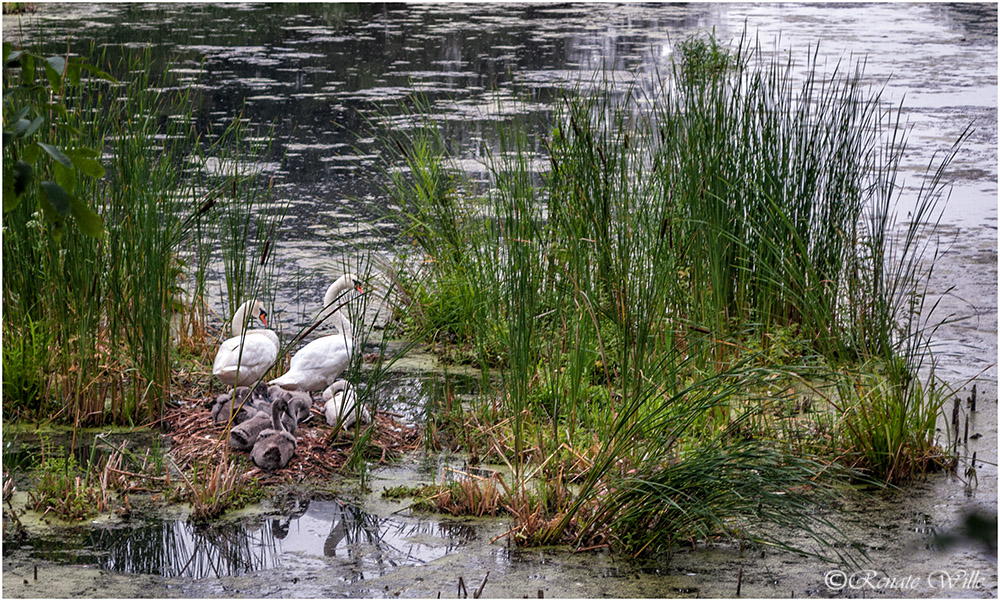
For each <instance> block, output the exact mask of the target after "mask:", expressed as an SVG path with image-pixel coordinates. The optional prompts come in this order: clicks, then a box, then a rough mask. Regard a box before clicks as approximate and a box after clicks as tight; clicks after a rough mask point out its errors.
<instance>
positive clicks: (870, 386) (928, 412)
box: [836, 373, 951, 482]
mask: <svg viewBox="0 0 1000 601" xmlns="http://www.w3.org/2000/svg"><path fill="white" fill-rule="evenodd" d="M941 386H942V384H941V383H939V382H936V381H935V380H934V379H931V380H930V381H929V383H928V387H927V388H924V386H923V385H922V384H921V383H920V381H919V380H916V379H911V380H910V381H909V383H908V384H899V383H896V382H894V381H893V380H892V379H890V378H886V377H882V376H878V375H873V374H872V373H859V374H854V375H853V376H852V377H849V378H843V379H842V380H841V381H840V382H839V385H838V387H837V393H838V394H837V401H836V404H837V406H838V407H839V408H840V412H841V416H840V418H841V428H842V431H843V435H844V439H845V440H844V446H845V448H844V451H843V452H844V454H845V458H847V460H848V461H851V462H852V464H853V465H854V467H856V468H858V469H859V470H861V471H863V472H864V473H868V474H871V475H872V476H873V477H877V478H879V479H881V480H885V481H886V482H900V481H904V480H909V479H911V478H913V477H914V476H915V475H919V474H925V473H927V472H930V471H935V470H938V469H941V468H943V467H945V466H946V465H949V464H950V463H951V458H950V457H949V456H948V453H947V452H946V451H945V450H944V449H942V448H941V447H940V446H939V445H938V443H937V441H936V440H935V435H934V434H935V426H936V425H937V421H938V417H939V416H940V415H941V413H942V408H943V407H944V404H945V402H946V401H947V399H948V398H949V397H950V396H951V395H950V394H948V393H947V392H946V391H945V390H942V389H941Z"/></svg>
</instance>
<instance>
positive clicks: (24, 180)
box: [4, 161, 35, 212]
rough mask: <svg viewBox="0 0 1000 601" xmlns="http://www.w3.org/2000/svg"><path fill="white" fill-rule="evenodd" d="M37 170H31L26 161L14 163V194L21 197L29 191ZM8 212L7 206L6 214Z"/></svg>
mask: <svg viewBox="0 0 1000 601" xmlns="http://www.w3.org/2000/svg"><path fill="white" fill-rule="evenodd" d="M34 173H35V170H34V169H32V168H31V165H29V164H28V163H25V162H24V161H17V162H16V163H14V167H13V173H12V175H13V177H12V178H11V179H12V180H14V187H13V190H14V194H16V195H18V196H21V195H22V194H24V192H25V191H26V190H27V189H28V184H30V183H31V179H32V178H33V177H34ZM6 211H7V208H6V206H5V207H4V212H6Z"/></svg>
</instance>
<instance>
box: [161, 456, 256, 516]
mask: <svg viewBox="0 0 1000 601" xmlns="http://www.w3.org/2000/svg"><path fill="white" fill-rule="evenodd" d="M181 477H182V478H183V479H184V483H185V484H186V488H185V490H184V491H183V493H182V494H183V495H184V497H185V498H186V499H187V500H188V501H189V502H190V503H191V519H192V520H194V521H196V522H201V521H207V520H211V519H213V518H216V517H218V516H220V515H222V514H223V513H224V512H225V511H227V510H229V509H236V508H239V507H242V506H243V505H245V504H246V503H249V502H253V501H255V500H259V498H260V495H261V490H260V488H259V486H256V485H255V483H254V481H253V479H252V478H251V477H250V476H249V475H248V474H247V472H246V470H245V469H244V467H243V466H242V465H240V463H239V462H237V461H233V460H229V459H222V460H219V461H217V462H216V463H215V465H210V464H197V465H195V467H194V469H193V470H192V473H191V476H190V477H188V476H187V475H186V474H184V473H183V472H182V473H181Z"/></svg>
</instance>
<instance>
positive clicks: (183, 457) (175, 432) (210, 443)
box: [163, 401, 420, 483]
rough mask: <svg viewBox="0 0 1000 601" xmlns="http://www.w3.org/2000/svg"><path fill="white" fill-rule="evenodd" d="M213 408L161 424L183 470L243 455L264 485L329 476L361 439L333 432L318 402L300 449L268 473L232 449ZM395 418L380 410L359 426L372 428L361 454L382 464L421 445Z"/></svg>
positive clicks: (171, 414)
mask: <svg viewBox="0 0 1000 601" xmlns="http://www.w3.org/2000/svg"><path fill="white" fill-rule="evenodd" d="M209 406H210V403H209V402H208V401H206V402H204V403H199V402H194V403H182V404H181V406H179V407H172V408H169V409H168V410H167V411H166V412H165V413H164V416H163V422H164V423H165V425H166V429H167V432H168V435H169V437H170V441H171V450H170V455H171V457H172V458H173V460H174V463H175V464H176V465H177V467H178V468H179V469H180V470H182V471H185V472H186V471H189V470H191V469H192V468H193V467H194V466H195V465H198V464H202V465H204V464H207V463H209V462H214V461H216V460H217V459H218V458H219V457H221V456H223V454H230V455H234V456H240V455H242V456H245V458H246V466H247V473H248V474H249V475H251V476H253V477H255V478H257V479H258V480H259V481H261V482H263V483H279V482H301V481H303V480H307V479H321V478H328V477H329V476H331V475H333V474H335V473H337V472H339V471H340V470H341V469H342V468H343V467H344V464H346V463H347V460H348V458H349V457H350V455H351V452H352V450H353V447H354V441H355V438H358V432H357V431H355V430H354V429H350V430H343V429H342V430H341V431H340V432H337V433H336V434H335V433H334V429H333V426H330V425H328V424H327V423H326V421H325V419H324V416H323V413H322V411H321V410H320V408H319V407H317V406H316V405H315V404H314V405H313V407H312V413H313V417H312V419H310V420H308V421H306V422H304V423H302V424H299V428H298V431H297V432H296V433H295V440H296V443H297V446H296V448H295V455H294V456H293V457H292V460H291V461H290V462H289V463H288V465H287V466H285V467H284V468H282V469H280V470H276V471H274V472H266V471H263V470H261V469H259V468H258V467H257V466H255V465H254V464H253V463H252V462H251V461H250V456H249V454H246V453H241V452H238V451H234V450H233V449H231V448H230V447H229V430H228V429H227V428H226V427H225V425H224V424H215V423H213V421H212V413H211V410H210V409H209ZM395 417H396V416H395V415H394V414H391V413H386V412H376V414H375V419H374V421H373V423H372V424H366V425H364V426H361V428H362V429H365V428H373V429H374V431H373V433H372V435H371V437H370V438H369V439H368V442H367V448H365V449H364V450H363V452H364V455H365V457H366V458H368V459H370V460H375V461H378V462H380V463H382V462H386V461H388V460H391V459H393V458H396V457H399V456H400V455H402V454H403V453H405V452H407V451H412V450H414V449H416V448H417V447H418V446H419V444H420V431H419V429H418V428H417V427H414V426H410V425H405V424H402V423H400V422H398V421H397V420H396V419H395ZM359 444H360V443H359Z"/></svg>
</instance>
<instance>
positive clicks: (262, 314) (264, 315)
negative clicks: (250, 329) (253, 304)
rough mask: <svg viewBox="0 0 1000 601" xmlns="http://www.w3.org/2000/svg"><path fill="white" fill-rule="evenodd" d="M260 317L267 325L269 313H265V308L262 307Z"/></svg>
mask: <svg viewBox="0 0 1000 601" xmlns="http://www.w3.org/2000/svg"><path fill="white" fill-rule="evenodd" d="M259 317H260V320H261V321H263V322H264V325H265V326H266V325H267V313H265V312H264V310H263V309H261V311H260V315H259Z"/></svg>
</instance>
